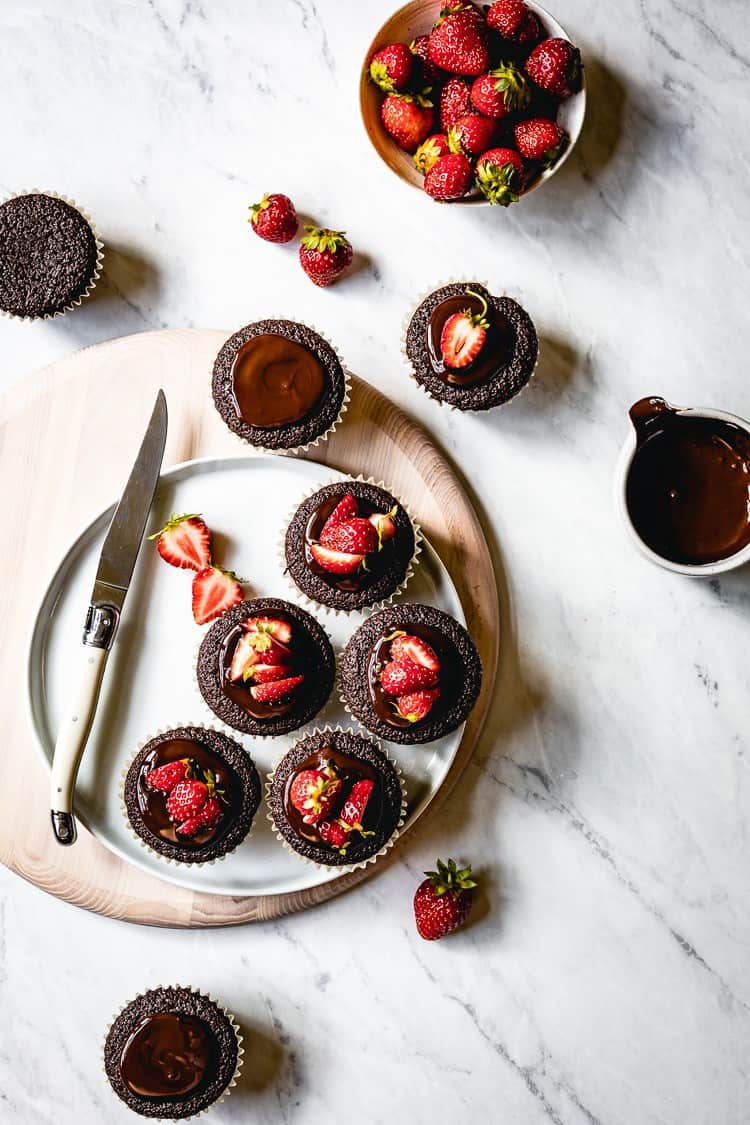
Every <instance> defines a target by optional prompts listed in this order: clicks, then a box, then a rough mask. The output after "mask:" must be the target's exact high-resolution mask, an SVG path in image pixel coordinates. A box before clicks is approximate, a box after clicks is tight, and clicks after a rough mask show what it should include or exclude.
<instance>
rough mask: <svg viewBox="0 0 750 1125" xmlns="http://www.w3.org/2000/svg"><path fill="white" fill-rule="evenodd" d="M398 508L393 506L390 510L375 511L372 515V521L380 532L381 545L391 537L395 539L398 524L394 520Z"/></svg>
mask: <svg viewBox="0 0 750 1125" xmlns="http://www.w3.org/2000/svg"><path fill="white" fill-rule="evenodd" d="M397 511H398V508H392V509H391V511H390V512H385V513H383V512H373V513H372V515H371V516H370V523H371V524H372V526H373V527H374V528H375V530H376V532H377V533H378V540H379V545H380V546H381V547H382V545H383V544H384V543H387V542H388V540H389V539H393V536H394V535H395V534H396V525H395V523H394V522H393V517H394V516H395V515H396V512H397Z"/></svg>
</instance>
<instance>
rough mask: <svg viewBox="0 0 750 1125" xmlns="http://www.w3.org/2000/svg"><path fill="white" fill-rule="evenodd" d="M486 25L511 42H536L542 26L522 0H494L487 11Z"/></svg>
mask: <svg viewBox="0 0 750 1125" xmlns="http://www.w3.org/2000/svg"><path fill="white" fill-rule="evenodd" d="M487 26H488V27H490V28H492V30H493V31H496V32H497V33H498V35H501V36H502V37H503V39H508V40H509V41H510V42H511V43H536V41H537V40H538V39H541V37H542V28H541V24H540V23H539V20H538V19H537V17H536V15H535V14H534V12H532V11H531V9H530V8H527V6H526V5H525V4H524V2H523V0H496V2H495V3H494V4H493V5H492V7H491V8H490V9H489V11H488V12H487Z"/></svg>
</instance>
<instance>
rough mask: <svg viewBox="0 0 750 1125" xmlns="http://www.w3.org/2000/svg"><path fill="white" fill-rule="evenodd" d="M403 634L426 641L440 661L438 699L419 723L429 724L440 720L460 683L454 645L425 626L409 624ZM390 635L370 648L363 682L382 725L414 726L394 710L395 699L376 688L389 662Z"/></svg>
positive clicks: (458, 662) (460, 671) (459, 665)
mask: <svg viewBox="0 0 750 1125" xmlns="http://www.w3.org/2000/svg"><path fill="white" fill-rule="evenodd" d="M401 631H403V632H404V633H407V632H408V633H410V634H411V635H412V636H415V637H419V638H420V639H421V640H423V641H426V642H427V644H428V645H429V646H430V647H431V648H432V649H433V650H434V652H435V655H436V656H437V658H438V660H439V661H440V676H439V679H438V683H437V686H438V687H439V688H440V696H439V698H438V699H436V700H435V702H434V704H433V705H432V707H431V709H430V711H429V712H428V714H427V715H426V716H425V719H424V720H421V721H422V722H424V721H426V719H429V720H430V722H432V721H433V720H435V719H437V718H439V717H440V715H441V714H442V713H443V712H444V711H447V710H448V708H449V707H450V705H451V703H452V702H453V700H454V699H455V696H456V691H457V688H458V685H459V684H460V683H461V679H460V677H461V675H462V670H461V662H460V660H459V656H458V653H457V652H456V649H455V648H454V646H453V645H452V644H451V643H450V641H449V640H448V638H447V637H446V636H444V635H443V634H442V633H441V632H439V631H438V630H437V629H433V628H432V627H431V626H429V625H421V624H420V625H409V626H408V627H404V629H403V630H399V632H401ZM389 637H390V638H392V637H393V634H392V632H391V633H384V634H383V635H382V636H381V637H380V639H379V640H378V641H377V642H376V644H375V645H374V646H373V649H372V652H371V653H370V660H369V663H368V669H367V680H368V685H369V689H370V699H371V700H372V705H373V707H374V708H375V712H376V714H377V715H378V717H379V718H380V719H382V720H383V722H384V723H388V725H389V726H392V727H407V728H411V727H418V726H419V725H420V723H419V722H417V723H410V722H409V720H408V719H403V718H401V716H400V715H399V714H398V713H397V711H396V698H397V697H396V696H395V695H389V694H388V693H387V692H385V691H383V689H382V687H381V686H380V672H381V670H382V668H383V665H385V664H387V663H388V661H389V660H390V649H391V640H389V639H388V638H389Z"/></svg>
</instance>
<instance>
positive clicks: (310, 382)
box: [231, 333, 326, 429]
mask: <svg viewBox="0 0 750 1125" xmlns="http://www.w3.org/2000/svg"><path fill="white" fill-rule="evenodd" d="M231 382H232V389H233V394H234V403H235V407H236V409H237V413H238V414H239V416H240V417H241V418H242V419H243V421H245V422H247V424H248V425H250V426H256V427H258V428H259V429H273V428H275V427H277V426H284V425H289V424H291V423H294V422H299V421H300V420H301V419H302V418H304V417H305V415H307V414H309V413H310V411H311V410H312V409H313V408H314V407H315V405H316V404H317V403H318V401H319V400H320V397H321V395H322V394H323V391H324V389H325V385H326V378H325V372H324V370H323V366H322V364H321V363H320V361H319V360H318V359H317V358H316V356H314V355H313V353H312V352H311V351H310V350H309V349H308V348H306V347H305V346H304V345H303V344H298V343H297V342H296V341H295V340H290V339H287V337H285V336H278V335H274V334H271V333H266V334H264V335H261V336H253V337H252V338H251V339H250V340H248V341H247V342H246V343H245V344H243V345H242V347H241V348H240V349H239V350H238V352H237V355H236V356H235V359H234V363H233V364H232V370H231Z"/></svg>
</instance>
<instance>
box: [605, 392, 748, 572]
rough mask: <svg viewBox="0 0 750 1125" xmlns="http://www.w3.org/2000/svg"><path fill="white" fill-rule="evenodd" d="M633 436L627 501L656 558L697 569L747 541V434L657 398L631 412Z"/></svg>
mask: <svg viewBox="0 0 750 1125" xmlns="http://www.w3.org/2000/svg"><path fill="white" fill-rule="evenodd" d="M630 418H631V421H632V423H633V426H634V427H635V431H636V435H637V446H636V452H635V455H634V457H633V461H632V464H631V467H630V471H629V473H628V480H627V487H626V500H627V507H628V512H629V514H630V518H631V519H632V521H633V524H634V526H635V529H636V531H637V532H638V534H639V535H640V537H641V538H642V539H643V541H644V543H646V544H647V546H649V547H650V548H651V550H652V551H654V552H655V553H656V554H658V555H660V556H661V557H662V558H665V559H669V560H670V561H671V562H676V563H685V564H692V565H699V564H702V563H712V562H717V561H719V560H720V559H726V558H728V557H729V556H730V555H734V554H736V553H737V552H738V551H740V550H742V549H743V547H746V546H747V545H748V543H750V434H748V433H747V431H745V430H743V429H741V428H740V427H739V426H736V425H735V424H734V423H731V422H725V421H722V420H720V419H718V418H708V417H701V416H697V415H683V414H679V413H678V412H677V411H676V410H675V409H674V408H673V407H671V406H669V404H668V403H666V402H665V401H664V399H661V398H646V399H641V400H640V401H639V402H637V403H635V405H634V406H633V407H632V408H631V410H630Z"/></svg>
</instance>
